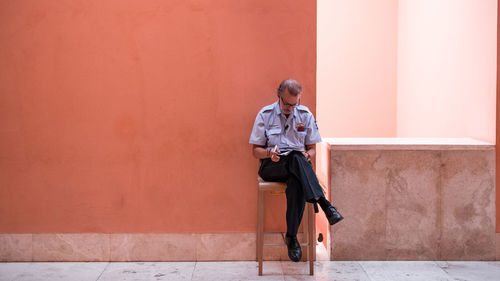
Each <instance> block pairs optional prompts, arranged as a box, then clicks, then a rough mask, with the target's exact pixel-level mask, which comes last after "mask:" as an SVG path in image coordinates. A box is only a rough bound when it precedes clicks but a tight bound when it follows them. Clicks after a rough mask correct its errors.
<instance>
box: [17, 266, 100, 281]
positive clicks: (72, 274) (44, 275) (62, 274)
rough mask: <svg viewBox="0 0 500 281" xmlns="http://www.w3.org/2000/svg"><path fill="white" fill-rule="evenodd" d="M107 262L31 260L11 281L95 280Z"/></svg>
mask: <svg viewBox="0 0 500 281" xmlns="http://www.w3.org/2000/svg"><path fill="white" fill-rule="evenodd" d="M107 264H108V263H107V262H33V263H31V264H30V265H29V266H28V267H26V269H25V270H23V272H21V273H20V274H18V275H17V276H16V277H15V278H14V279H12V281H59V280H60V281H88V280H97V278H98V277H99V275H100V274H101V273H102V271H103V270H104V268H105V267H106V265H107Z"/></svg>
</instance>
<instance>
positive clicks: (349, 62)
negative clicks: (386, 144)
mask: <svg viewBox="0 0 500 281" xmlns="http://www.w3.org/2000/svg"><path fill="white" fill-rule="evenodd" d="M397 9H398V5H397V0H381V1H364V0H350V1H342V0H318V39H317V40H318V43H317V45H318V55H317V64H318V69H317V90H318V94H317V109H318V126H319V129H320V131H321V134H322V136H324V137H395V136H396V76H397V72H396V64H397V62H396V57H397V49H396V47H397Z"/></svg>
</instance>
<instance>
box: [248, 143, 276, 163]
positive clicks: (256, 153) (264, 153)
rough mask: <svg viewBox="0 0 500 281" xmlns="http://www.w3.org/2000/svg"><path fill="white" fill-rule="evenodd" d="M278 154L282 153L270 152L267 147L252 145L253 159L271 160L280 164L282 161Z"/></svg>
mask: <svg viewBox="0 0 500 281" xmlns="http://www.w3.org/2000/svg"><path fill="white" fill-rule="evenodd" d="M278 153H280V151H279V149H278V150H277V151H276V152H275V151H273V150H268V149H267V148H266V147H265V146H261V145H256V144H254V145H252V154H253V157H255V158H257V159H265V158H271V160H272V161H273V162H278V161H279V160H280V157H279V156H278Z"/></svg>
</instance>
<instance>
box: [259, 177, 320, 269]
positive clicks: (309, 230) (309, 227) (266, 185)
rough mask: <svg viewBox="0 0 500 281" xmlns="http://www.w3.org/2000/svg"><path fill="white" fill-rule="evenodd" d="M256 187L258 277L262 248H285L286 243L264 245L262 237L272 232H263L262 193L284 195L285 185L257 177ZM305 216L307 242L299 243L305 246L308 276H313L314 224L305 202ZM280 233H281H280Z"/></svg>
mask: <svg viewBox="0 0 500 281" xmlns="http://www.w3.org/2000/svg"><path fill="white" fill-rule="evenodd" d="M257 181H258V187H257V194H258V197H257V198H258V200H257V245H256V246H257V249H256V251H257V261H258V262H259V275H262V267H263V256H264V254H263V253H264V246H286V243H284V241H283V243H279V244H264V235H265V234H267V233H274V232H265V231H264V193H265V192H269V193H271V194H273V195H279V194H284V193H285V192H286V188H287V186H286V183H284V182H268V181H265V180H264V179H262V178H261V177H257ZM304 211H306V213H307V214H306V215H305V216H303V217H302V229H303V234H304V238H305V239H306V240H307V242H305V243H300V245H301V246H306V248H305V251H304V252H305V254H303V255H302V256H303V258H304V257H308V260H309V274H310V275H314V259H315V256H316V243H315V242H316V241H315V239H314V237H315V234H314V232H315V222H314V211H313V204H312V203H309V202H307V203H306V210H304ZM280 233H281V232H280ZM281 235H282V237H283V240H285V237H284V235H283V233H281Z"/></svg>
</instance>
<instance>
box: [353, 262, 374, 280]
mask: <svg viewBox="0 0 500 281" xmlns="http://www.w3.org/2000/svg"><path fill="white" fill-rule="evenodd" d="M356 263H357V264H358V265H359V267H361V269H362V270H363V272H364V273H365V275H366V277H368V280H370V281H372V278H371V277H370V275H368V272H366V270H365V268H364V267H363V265H362V264H360V263H359V262H356Z"/></svg>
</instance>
